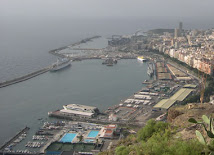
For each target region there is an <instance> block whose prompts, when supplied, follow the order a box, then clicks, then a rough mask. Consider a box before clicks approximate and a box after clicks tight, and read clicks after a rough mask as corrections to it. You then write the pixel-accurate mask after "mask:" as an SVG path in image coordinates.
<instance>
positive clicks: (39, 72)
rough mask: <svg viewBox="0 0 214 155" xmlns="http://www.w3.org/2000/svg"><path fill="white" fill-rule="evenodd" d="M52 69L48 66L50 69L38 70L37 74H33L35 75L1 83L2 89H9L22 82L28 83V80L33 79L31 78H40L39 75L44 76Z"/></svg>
mask: <svg viewBox="0 0 214 155" xmlns="http://www.w3.org/2000/svg"><path fill="white" fill-rule="evenodd" d="M50 68H51V66H48V67H45V68H43V69H41V70H38V71H36V72H33V73H30V74H27V75H24V76H21V77H18V78H15V79H13V80H9V81H5V82H2V83H0V88H2V87H7V86H9V85H12V84H15V83H19V82H22V81H26V80H28V79H31V78H33V77H35V76H38V75H40V74H43V73H46V72H47V71H49V70H50Z"/></svg>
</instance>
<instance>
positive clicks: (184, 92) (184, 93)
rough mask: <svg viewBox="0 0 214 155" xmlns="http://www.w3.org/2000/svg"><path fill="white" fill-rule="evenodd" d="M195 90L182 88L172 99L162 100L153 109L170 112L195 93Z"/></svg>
mask: <svg viewBox="0 0 214 155" xmlns="http://www.w3.org/2000/svg"><path fill="white" fill-rule="evenodd" d="M193 90H194V89H189V88H181V89H180V90H179V91H177V92H176V93H175V94H174V95H173V96H172V97H170V98H169V99H163V100H161V101H160V102H158V103H157V104H156V105H155V106H154V107H153V108H155V109H159V110H164V111H165V110H168V109H169V108H170V107H171V106H173V105H174V104H176V103H179V102H181V101H183V100H184V99H185V98H187V97H188V96H189V95H190V94H191V93H192V92H193Z"/></svg>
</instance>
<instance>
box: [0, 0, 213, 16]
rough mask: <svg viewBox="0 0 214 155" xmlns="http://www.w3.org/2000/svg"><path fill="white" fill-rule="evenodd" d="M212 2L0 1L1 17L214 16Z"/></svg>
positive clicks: (186, 0)
mask: <svg viewBox="0 0 214 155" xmlns="http://www.w3.org/2000/svg"><path fill="white" fill-rule="evenodd" d="M213 6H214V0H0V16H69V17H80V16H83V17H88V16H89V17H91V16H95V17H103V16H105V17H112V16H115V17H116V16H123V17H127V16H139V17H149V16H171V17H173V16H175V17H191V16H211V17H212V16H213V15H214V9H213Z"/></svg>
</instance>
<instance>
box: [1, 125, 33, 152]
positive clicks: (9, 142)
mask: <svg viewBox="0 0 214 155" xmlns="http://www.w3.org/2000/svg"><path fill="white" fill-rule="evenodd" d="M28 130H30V128H29V127H25V128H24V129H22V130H21V131H20V132H18V133H17V134H16V135H15V136H14V137H12V138H11V139H10V140H9V141H8V142H6V143H5V144H3V145H2V146H1V147H0V151H3V150H4V149H5V148H6V147H7V146H9V145H10V144H11V143H12V142H13V141H14V140H16V139H17V138H18V137H19V136H20V135H21V134H23V133H25V132H27V131H28Z"/></svg>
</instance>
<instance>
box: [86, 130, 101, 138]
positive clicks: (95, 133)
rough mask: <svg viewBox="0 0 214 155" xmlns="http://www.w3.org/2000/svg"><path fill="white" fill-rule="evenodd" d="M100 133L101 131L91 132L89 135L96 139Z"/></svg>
mask: <svg viewBox="0 0 214 155" xmlns="http://www.w3.org/2000/svg"><path fill="white" fill-rule="evenodd" d="M98 133H99V131H97V130H91V131H90V132H89V134H88V137H91V138H95V137H97V135H98Z"/></svg>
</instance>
